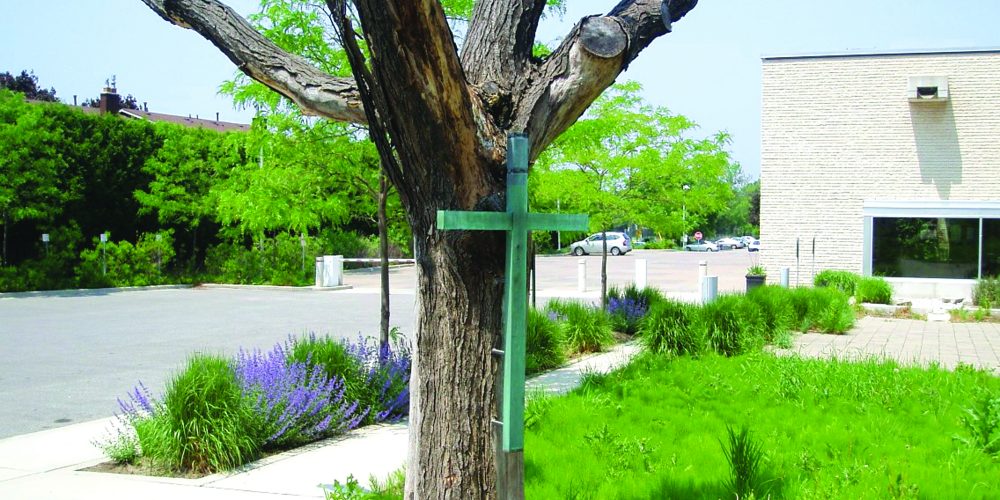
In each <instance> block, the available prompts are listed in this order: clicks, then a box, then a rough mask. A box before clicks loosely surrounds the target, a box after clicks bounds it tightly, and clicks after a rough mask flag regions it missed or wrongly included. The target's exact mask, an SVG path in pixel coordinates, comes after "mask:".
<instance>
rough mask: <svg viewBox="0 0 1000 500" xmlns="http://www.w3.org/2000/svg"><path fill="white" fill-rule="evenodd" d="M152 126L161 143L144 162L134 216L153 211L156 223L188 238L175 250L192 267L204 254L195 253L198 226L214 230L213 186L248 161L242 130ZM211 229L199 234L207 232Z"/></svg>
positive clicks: (196, 250) (214, 198)
mask: <svg viewBox="0 0 1000 500" xmlns="http://www.w3.org/2000/svg"><path fill="white" fill-rule="evenodd" d="M155 128H156V132H157V134H158V135H159V136H160V137H161V138H162V141H163V143H162V146H161V147H160V148H159V149H157V151H156V153H155V154H154V155H153V156H152V157H150V158H149V159H147V160H146V162H145V163H144V164H143V167H142V169H143V172H145V173H146V174H148V175H149V176H150V181H149V184H148V185H146V186H143V187H142V188H140V189H137V190H136V191H135V192H134V196H135V199H136V200H138V202H139V205H140V206H139V214H143V215H145V214H152V215H155V216H156V219H157V221H158V222H159V223H160V224H161V225H165V226H167V227H172V228H174V229H175V230H176V231H177V233H176V234H177V238H178V239H179V240H181V241H190V245H191V246H190V250H188V251H182V252H178V254H179V255H180V256H182V258H185V257H186V258H185V260H187V261H188V262H189V265H190V268H191V269H192V270H194V269H196V268H198V267H199V266H198V265H199V263H200V261H201V256H202V255H203V253H204V252H203V251H199V243H198V241H199V233H200V232H201V231H200V230H201V228H203V227H205V226H211V227H212V229H217V228H218V223H217V217H216V208H217V205H218V201H217V199H216V196H215V193H214V192H213V191H212V187H213V186H215V185H216V184H218V183H220V182H222V181H223V180H224V179H226V178H227V177H228V176H229V172H231V171H232V170H234V169H236V168H237V166H239V165H241V164H244V163H245V162H246V161H247V155H246V153H245V148H244V142H245V138H244V135H245V134H243V133H236V132H229V133H226V134H220V133H218V132H215V131H211V130H206V129H201V128H187V127H182V126H179V125H174V124H170V123H159V124H156V125H155ZM213 232H214V231H210V232H202V234H205V235H206V236H210V235H211V234H212V233H213ZM206 240H207V238H206ZM206 242H207V241H206ZM202 250H203V249H202Z"/></svg>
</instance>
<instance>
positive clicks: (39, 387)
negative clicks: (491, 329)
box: [0, 250, 750, 438]
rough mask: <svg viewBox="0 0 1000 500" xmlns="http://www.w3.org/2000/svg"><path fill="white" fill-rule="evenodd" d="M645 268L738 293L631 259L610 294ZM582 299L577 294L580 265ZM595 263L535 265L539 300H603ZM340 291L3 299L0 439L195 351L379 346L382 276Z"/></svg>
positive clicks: (83, 406) (87, 416)
mask: <svg viewBox="0 0 1000 500" xmlns="http://www.w3.org/2000/svg"><path fill="white" fill-rule="evenodd" d="M637 259H645V260H646V261H647V269H648V278H647V279H648V283H649V285H651V286H657V287H659V288H660V289H662V290H663V291H665V292H667V293H675V294H681V295H683V294H690V295H691V296H697V295H696V294H697V291H698V284H697V283H698V263H699V261H701V260H705V261H707V262H708V266H709V274H717V275H718V276H719V288H720V291H725V290H740V289H742V287H743V286H744V284H743V272H744V271H745V269H746V268H747V267H749V265H750V260H749V257H748V256H747V252H745V251H741V250H734V251H729V252H719V253H712V254H705V253H698V254H695V253H685V252H666V251H642V250H638V251H635V252H631V253H629V254H627V255H625V256H619V257H609V258H608V276H609V281H610V282H611V283H612V284H620V285H625V284H627V283H630V282H632V281H634V279H635V263H636V260H637ZM581 260H582V261H584V262H585V263H586V266H587V280H586V282H587V292H586V293H584V294H580V293H579V292H578V290H577V270H578V265H579V264H578V262H579V261H581ZM600 262H601V258H600V257H599V256H584V257H572V256H559V257H539V258H538V272H537V276H538V287H537V288H538V293H539V296H540V297H541V296H549V297H552V296H569V297H573V296H576V297H586V298H590V299H591V300H594V299H596V298H597V295H598V293H599V290H600ZM414 273H415V271H414V268H413V266H404V267H398V268H393V269H392V273H391V276H392V278H391V288H392V290H393V294H392V299H391V303H392V309H391V312H392V321H391V324H392V325H394V326H398V327H399V328H400V329H401V330H402V331H403V332H404V333H407V334H409V333H410V332H411V331H412V330H413V318H414V310H413V309H414V307H413V304H414V301H413V299H414V285H415V281H416V278H415V274H414ZM345 282H346V284H349V285H352V286H353V287H354V288H353V289H351V290H344V291H310V290H301V289H299V290H295V289H291V290H289V289H275V288H273V287H247V288H236V289H232V288H215V287H198V288H176V289H146V290H130V291H121V290H95V291H64V292H46V293H34V294H0V400H2V401H3V404H2V405H0V438H2V437H7V436H13V435H17V434H23V433H27V432H33V431H38V430H43V429H48V428H52V427H58V426H61V425H67V424H70V423H76V422H82V421H87V420H92V419H96V418H101V417H107V416H110V415H111V414H113V413H114V412H115V411H116V410H117V402H116V399H117V398H118V397H123V396H124V395H125V394H126V393H127V392H128V391H129V390H130V389H131V388H132V387H133V386H134V385H135V384H136V383H137V382H139V381H142V382H143V383H144V384H145V385H146V386H147V387H149V388H150V389H152V390H153V392H154V393H159V392H160V391H161V390H162V388H163V387H164V385H165V383H166V382H167V381H168V380H169V378H170V377H171V376H172V374H173V373H174V372H175V371H176V370H178V369H179V368H180V367H181V366H182V365H183V363H184V362H185V360H186V359H187V358H188V356H190V355H191V353H194V352H208V353H219V354H223V355H231V354H234V353H236V352H238V350H239V349H240V348H247V349H252V348H259V349H269V348H271V347H272V346H273V345H274V344H275V343H277V342H282V341H284V340H285V339H286V338H287V337H288V336H289V335H301V334H306V333H309V332H315V333H317V334H328V335H332V336H335V337H338V338H356V337H357V336H358V335H359V334H364V335H375V334H376V332H377V331H378V321H379V295H378V273H377V272H371V271H351V272H348V273H346V274H345Z"/></svg>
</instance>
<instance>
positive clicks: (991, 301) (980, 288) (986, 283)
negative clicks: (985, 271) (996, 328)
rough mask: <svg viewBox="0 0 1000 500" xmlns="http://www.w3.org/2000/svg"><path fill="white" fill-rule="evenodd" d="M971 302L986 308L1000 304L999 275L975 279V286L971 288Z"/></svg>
mask: <svg viewBox="0 0 1000 500" xmlns="http://www.w3.org/2000/svg"><path fill="white" fill-rule="evenodd" d="M972 302H973V303H974V304H976V305H977V306H979V307H985V308H987V309H989V308H992V307H997V306H1000V277H998V276H993V277H985V278H983V279H979V280H976V286H975V288H973V289H972Z"/></svg>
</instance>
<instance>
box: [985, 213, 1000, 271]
mask: <svg viewBox="0 0 1000 500" xmlns="http://www.w3.org/2000/svg"><path fill="white" fill-rule="evenodd" d="M987 276H1000V219H983V277H984V278H985V277H987Z"/></svg>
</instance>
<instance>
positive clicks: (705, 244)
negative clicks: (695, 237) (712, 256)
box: [684, 240, 719, 252]
mask: <svg viewBox="0 0 1000 500" xmlns="http://www.w3.org/2000/svg"><path fill="white" fill-rule="evenodd" d="M684 250H687V251H688V252H718V251H719V246H718V245H716V244H715V242H714V241H708V240H701V241H696V242H693V243H688V244H687V245H684Z"/></svg>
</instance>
